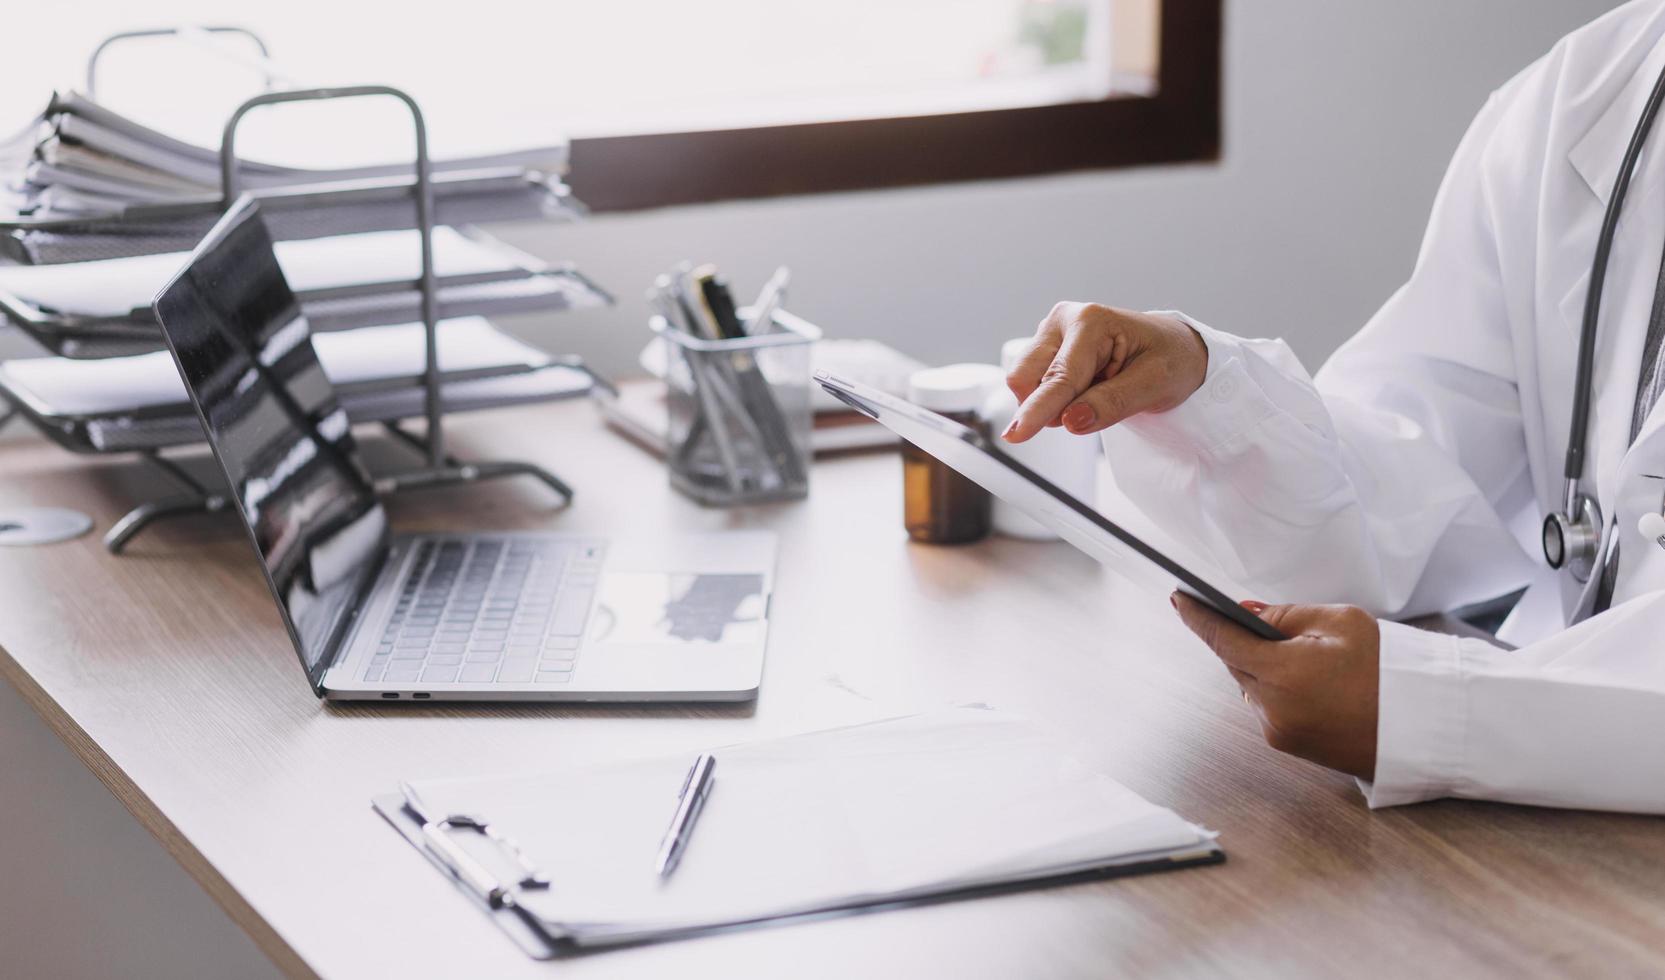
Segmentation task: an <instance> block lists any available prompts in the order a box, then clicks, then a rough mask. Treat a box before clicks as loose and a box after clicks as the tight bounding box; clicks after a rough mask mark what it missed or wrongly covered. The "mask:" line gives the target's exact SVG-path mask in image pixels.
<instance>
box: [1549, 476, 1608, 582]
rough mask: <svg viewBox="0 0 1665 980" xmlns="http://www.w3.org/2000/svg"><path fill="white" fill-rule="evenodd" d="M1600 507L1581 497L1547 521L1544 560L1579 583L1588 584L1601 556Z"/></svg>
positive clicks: (1553, 514)
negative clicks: (1563, 569) (1567, 573)
mask: <svg viewBox="0 0 1665 980" xmlns="http://www.w3.org/2000/svg"><path fill="white" fill-rule="evenodd" d="M1601 532H1602V523H1601V508H1600V507H1599V506H1597V504H1596V502H1595V499H1594V498H1592V497H1586V496H1583V495H1582V494H1581V495H1579V496H1577V497H1576V498H1574V500H1573V506H1572V507H1571V508H1569V509H1568V510H1566V511H1555V512H1553V513H1551V514H1550V515H1549V516H1548V517H1546V518H1544V531H1543V534H1544V560H1545V561H1547V562H1549V567H1550V568H1553V569H1555V570H1557V571H1559V570H1561V569H1562V568H1565V569H1566V570H1567V571H1568V572H1570V573H1571V574H1572V577H1573V578H1574V579H1575V580H1576V581H1579V582H1588V581H1589V580H1590V575H1591V574H1592V573H1593V572H1594V571H1595V568H1596V559H1597V558H1598V557H1599V556H1600V553H1601Z"/></svg>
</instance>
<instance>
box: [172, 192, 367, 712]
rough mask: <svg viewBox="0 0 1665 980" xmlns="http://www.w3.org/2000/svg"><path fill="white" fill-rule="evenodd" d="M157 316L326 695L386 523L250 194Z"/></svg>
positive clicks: (311, 674)
mask: <svg viewBox="0 0 1665 980" xmlns="http://www.w3.org/2000/svg"><path fill="white" fill-rule="evenodd" d="M156 314H157V318H158V319H159V320H160V321H161V323H162V332H163V333H164V334H165V335H166V337H167V341H168V346H169V348H171V349H172V351H173V356H174V360H175V362H177V364H178V365H179V371H180V375H181V377H182V378H183V379H184V381H185V387H186V389H187V390H188V391H189V392H190V395H191V401H192V403H193V404H195V406H196V409H197V413H198V414H199V415H200V416H201V418H202V423H203V426H204V429H205V431H206V434H207V436H208V442H209V444H210V446H211V447H212V448H213V451H214V455H215V456H216V457H218V459H219V461H220V465H221V466H222V467H223V468H224V470H225V476H226V481H227V483H228V485H229V487H230V492H231V498H232V499H231V501H230V502H231V504H232V505H234V506H235V507H236V509H237V512H238V514H239V515H240V516H241V517H242V519H243V522H244V523H245V524H246V525H247V526H248V529H249V533H250V534H251V535H252V537H253V539H254V545H255V549H256V550H257V551H258V552H259V555H260V559H261V561H262V563H263V564H264V566H265V571H266V575H267V579H268V581H269V582H270V584H271V587H272V592H273V594H274V595H275V596H276V597H277V600H278V605H279V606H280V607H281V610H282V612H283V617H284V621H285V625H286V626H287V627H288V628H289V632H290V636H291V637H292V639H293V640H294V643H295V648H296V650H297V651H299V653H300V655H301V662H302V664H303V665H304V666H305V667H306V672H307V678H308V680H310V681H311V682H312V684H313V688H314V690H320V689H321V681H322V676H323V673H324V671H325V669H327V668H328V667H329V665H330V663H331V661H332V660H333V659H334V653H335V650H336V648H337V646H339V644H340V642H341V639H342V634H343V633H344V632H345V629H346V627H347V625H348V624H349V623H350V621H351V616H352V614H353V612H354V611H355V610H356V609H357V607H358V604H359V602H360V599H361V596H362V594H363V592H364V591H365V590H366V589H367V588H368V586H369V584H370V580H371V577H372V576H373V575H374V574H375V572H376V570H377V569H378V568H379V566H380V563H381V561H382V559H383V558H384V556H385V555H386V553H387V546H388V531H387V520H386V516H385V514H384V513H383V511H382V507H381V504H380V503H379V502H378V500H377V497H376V493H375V489H374V487H373V486H372V485H371V482H370V477H369V474H368V473H366V472H365V470H364V468H363V465H362V464H361V463H360V461H359V458H358V454H357V451H356V449H355V447H354V444H353V437H352V432H351V430H350V427H349V425H348V421H347V416H346V413H345V412H343V411H342V409H341V406H340V405H339V404H338V403H337V401H336V399H335V393H334V391H333V390H332V388H331V386H330V382H329V379H328V378H327V377H325V375H324V371H323V368H322V366H321V365H320V364H319V363H318V356H317V354H316V353H315V352H314V351H313V348H312V339H311V333H310V330H309V329H308V327H307V322H306V318H305V317H304V316H302V314H301V309H300V305H299V304H298V303H297V302H296V301H295V296H294V294H293V293H292V292H291V291H290V289H289V285H288V283H286V282H285V281H284V278H283V272H282V270H281V269H279V268H278V264H277V259H276V258H275V257H274V256H273V254H272V240H271V236H270V235H269V234H268V233H267V231H266V225H265V223H264V222H263V221H262V220H261V218H260V214H259V211H258V208H257V207H256V206H255V205H254V204H253V202H251V201H248V200H246V199H245V200H244V201H241V202H239V203H238V204H237V205H236V206H235V207H233V208H232V209H231V211H229V212H227V214H226V216H225V217H224V218H223V219H221V221H220V222H219V224H217V225H216V226H215V227H214V230H213V231H211V232H209V234H208V237H207V238H205V239H203V242H202V244H201V245H199V246H198V247H197V249H196V251H195V252H193V253H192V255H191V258H190V261H189V262H188V263H187V264H186V266H185V268H184V269H183V270H181V271H180V272H179V273H178V274H177V275H176V276H175V277H174V279H173V280H172V281H171V282H169V283H168V285H167V286H166V287H165V288H164V289H163V290H162V292H161V293H160V294H159V295H158V296H157V298H156Z"/></svg>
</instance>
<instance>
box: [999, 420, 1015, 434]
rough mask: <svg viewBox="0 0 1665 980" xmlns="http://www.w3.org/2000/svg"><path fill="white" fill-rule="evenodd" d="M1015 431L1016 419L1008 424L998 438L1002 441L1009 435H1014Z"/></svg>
mask: <svg viewBox="0 0 1665 980" xmlns="http://www.w3.org/2000/svg"><path fill="white" fill-rule="evenodd" d="M1016 431H1017V419H1013V420H1012V421H1011V422H1010V423H1008V424H1007V426H1006V431H1005V432H1002V433H1000V437H1001V438H1002V439H1004V438H1005V437H1007V436H1009V435H1011V434H1012V433H1014V432H1016Z"/></svg>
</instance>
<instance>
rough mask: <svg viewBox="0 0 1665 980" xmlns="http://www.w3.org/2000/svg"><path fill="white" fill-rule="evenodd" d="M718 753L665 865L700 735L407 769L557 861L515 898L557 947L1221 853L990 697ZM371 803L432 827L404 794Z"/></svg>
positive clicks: (1164, 864) (543, 865) (425, 801)
mask: <svg viewBox="0 0 1665 980" xmlns="http://www.w3.org/2000/svg"><path fill="white" fill-rule="evenodd" d="M714 754H715V755H716V758H717V765H716V770H715V773H716V775H715V779H716V781H715V784H714V785H713V786H712V788H711V790H710V794H709V797H708V798H707V801H706V803H705V806H704V810H703V811H702V813H701V815H700V817H699V819H698V823H697V825H696V826H695V827H694V829H693V830H692V832H691V834H690V838H689V843H688V844H687V847H686V850H685V852H684V855H683V857H682V860H681V863H680V865H679V866H678V867H677V869H676V871H675V873H674V874H672V875H671V876H669V877H668V878H661V877H659V876H658V875H657V874H656V873H655V868H654V857H655V853H656V849H657V844H658V843H659V840H660V838H661V836H662V835H663V834H664V832H665V830H666V826H667V824H668V822H669V820H670V817H671V814H672V811H673V809H674V807H675V802H676V796H677V788H678V787H679V786H680V785H681V784H682V781H683V779H684V776H685V774H686V773H687V770H688V766H689V763H690V762H691V761H692V757H691V755H689V756H679V757H675V758H666V759H652V760H645V761H641V762H630V763H615V764H609V765H605V766H600V767H596V768H590V769H580V770H569V771H565V772H558V773H548V774H541V775H524V776H510V777H496V778H486V779H480V778H469V779H459V780H430V781H420V782H415V783H411V784H409V785H410V787H411V790H412V792H413V794H414V796H415V797H416V798H417V799H418V800H419V801H420V803H421V806H422V809H423V811H424V812H426V813H427V815H428V819H430V820H435V821H437V820H439V819H441V816H442V815H447V814H452V813H458V814H470V815H473V816H474V817H476V818H477V819H481V820H485V821H488V822H489V823H490V825H491V827H492V829H493V831H494V832H495V833H498V834H501V835H503V836H506V837H507V838H510V839H512V840H514V841H515V842H516V843H517V844H518V845H519V846H520V848H521V850H522V851H523V852H524V854H525V856H526V859H527V860H528V861H529V863H530V864H531V865H532V866H533V867H535V868H536V869H537V870H538V871H540V872H541V873H542V874H543V875H544V876H546V877H547V878H548V880H549V882H550V885H549V887H548V888H546V889H532V888H517V889H515V890H514V891H513V893H512V899H513V903H514V905H515V906H517V907H518V908H519V909H521V910H522V912H523V913H524V916H517V917H516V918H517V919H518V920H519V921H521V922H524V921H525V919H526V918H529V919H530V920H531V921H532V922H533V924H534V925H535V926H536V928H537V930H538V931H539V932H540V933H541V934H542V935H543V936H544V937H545V938H546V939H547V940H548V943H549V948H548V950H547V952H548V953H550V954H555V953H559V952H560V951H561V950H562V949H563V948H573V947H605V946H613V945H620V944H625V943H636V942H642V941H647V940H654V939H663V938H671V937H675V936H682V935H689V934H693V933H698V932H702V931H707V930H712V929H719V928H727V927H732V926H735V925H740V924H747V923H760V922H766V921H772V920H779V919H784V918H792V917H801V916H806V915H811V914H817V913H824V912H831V911H849V910H856V909H865V908H874V907H878V906H884V905H890V904H892V903H898V902H914V901H923V900H927V899H940V898H946V897H955V896H964V895H969V894H976V893H981V892H984V891H988V890H1001V889H1012V888H1020V887H1035V886H1038V885H1041V884H1045V883H1050V882H1055V881H1059V880H1062V879H1067V878H1070V877H1072V876H1077V875H1088V874H1098V875H1113V874H1118V873H1120V874H1126V873H1134V872H1138V871H1152V870H1162V869H1167V868H1175V867H1181V866H1185V865H1188V864H1196V863H1212V862H1214V861H1218V860H1220V857H1221V855H1220V851H1219V849H1218V847H1217V846H1216V845H1215V843H1214V835H1213V834H1211V833H1209V832H1208V831H1206V830H1203V829H1201V828H1199V827H1197V826H1195V825H1193V824H1191V823H1188V822H1186V821H1185V820H1183V819H1181V818H1180V817H1179V816H1178V815H1176V814H1175V813H1173V812H1172V811H1171V810H1167V809H1164V808H1163V807H1159V806H1156V805H1154V804H1152V803H1149V802H1147V801H1145V800H1143V799H1141V798H1140V797H1139V796H1137V795H1136V794H1134V793H1133V792H1132V791H1130V790H1128V789H1127V788H1125V787H1123V786H1121V785H1120V784H1119V783H1117V782H1116V781H1114V780H1112V779H1110V778H1109V777H1107V776H1104V775H1102V774H1100V773H1097V772H1094V771H1092V770H1090V769H1088V768H1087V767H1085V766H1084V765H1082V764H1081V763H1080V762H1078V761H1077V760H1076V759H1075V758H1073V757H1072V756H1071V755H1070V753H1069V751H1068V749H1067V748H1066V747H1065V746H1064V745H1062V744H1061V743H1060V742H1059V741H1058V740H1057V739H1055V738H1053V737H1051V736H1049V735H1047V734H1046V733H1045V732H1043V731H1042V730H1040V729H1038V728H1036V727H1034V726H1031V725H1029V724H1027V723H1025V722H1022V721H1020V720H1017V719H1014V718H1011V717H1008V716H1005V715H1003V714H1001V713H999V712H996V711H992V710H988V709H982V708H960V709H953V710H950V711H946V712H940V713H936V714H931V715H923V716H915V717H911V718H904V719H898V720H894V721H888V722H879V723H875V724H870V725H863V726H858V727H855V728H846V729H838V730H834V731H828V732H819V733H815V734H810V735H802V736H797V737H792V738H785V739H778V740H774V741H768V742H758V743H753V744H750V745H741V746H736V747H733V748H727V749H717V750H715V753H714ZM376 806H377V809H378V810H379V811H380V812H381V813H382V814H383V816H384V817H387V818H388V819H389V820H390V821H391V822H393V824H394V826H395V827H397V828H399V829H400V830H401V832H403V833H404V834H405V835H406V837H407V839H410V840H411V841H412V842H413V843H415V844H417V846H419V847H424V848H426V847H429V846H431V845H429V844H425V843H423V838H422V835H421V834H420V832H419V824H420V821H419V820H418V819H417V817H416V811H414V810H413V809H411V808H410V807H408V806H405V805H404V804H403V803H401V801H400V798H399V797H384V798H379V799H378V800H377V801H376ZM451 833H452V834H453V835H456V836H454V839H456V840H458V842H459V843H463V842H464V841H465V837H464V836H462V834H461V832H458V831H452V832H451ZM471 843H473V844H475V845H478V844H479V843H481V842H480V841H479V840H473V841H471ZM465 846H466V845H465ZM487 850H489V849H487ZM428 853H432V852H428ZM473 853H475V854H476V855H477V856H479V855H483V854H485V853H486V851H482V850H476V851H474V852H473ZM480 860H481V861H489V860H490V858H488V857H485V856H480ZM510 880H513V879H512V878H511V879H510ZM499 921H500V924H503V925H504V926H505V928H507V929H512V928H513V926H514V924H513V923H509V922H506V921H503V920H502V919H500V920H499Z"/></svg>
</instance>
